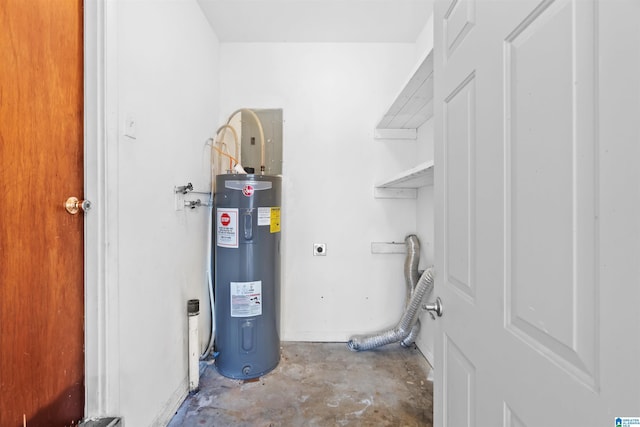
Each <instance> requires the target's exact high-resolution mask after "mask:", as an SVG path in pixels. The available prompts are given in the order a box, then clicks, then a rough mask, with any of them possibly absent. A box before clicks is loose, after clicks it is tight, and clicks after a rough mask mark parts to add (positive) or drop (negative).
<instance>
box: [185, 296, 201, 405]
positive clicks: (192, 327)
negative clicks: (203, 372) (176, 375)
mask: <svg viewBox="0 0 640 427" xmlns="http://www.w3.org/2000/svg"><path fill="white" fill-rule="evenodd" d="M187 314H188V316H189V392H195V391H198V387H199V386H200V351H199V347H200V340H199V336H198V318H199V317H200V316H199V314H200V300H197V299H190V300H189V301H188V302H187Z"/></svg>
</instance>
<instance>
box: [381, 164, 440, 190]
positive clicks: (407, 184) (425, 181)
mask: <svg viewBox="0 0 640 427" xmlns="http://www.w3.org/2000/svg"><path fill="white" fill-rule="evenodd" d="M428 185H433V161H432V160H430V161H428V162H424V163H420V164H419V165H418V166H415V167H413V168H411V169H408V170H406V171H403V172H401V173H399V174H397V175H395V176H393V177H391V178H389V179H387V180H385V181H383V182H381V183H379V184H377V185H376V186H375V188H374V196H375V197H376V198H378V199H381V198H382V199H406V198H410V199H414V198H416V197H417V195H418V194H417V189H418V188H420V187H426V186H428Z"/></svg>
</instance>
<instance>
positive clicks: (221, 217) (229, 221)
mask: <svg viewBox="0 0 640 427" xmlns="http://www.w3.org/2000/svg"><path fill="white" fill-rule="evenodd" d="M217 217H218V219H217V221H216V227H217V228H216V236H217V244H218V246H220V247H223V248H237V247H238V243H239V242H238V209H237V208H233V209H227V208H218V215H217Z"/></svg>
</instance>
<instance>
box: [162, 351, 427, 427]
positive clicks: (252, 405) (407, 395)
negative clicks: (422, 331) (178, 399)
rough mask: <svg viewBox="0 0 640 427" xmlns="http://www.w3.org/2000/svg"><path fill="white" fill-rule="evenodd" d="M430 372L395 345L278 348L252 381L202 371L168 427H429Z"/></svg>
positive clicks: (212, 369)
mask: <svg viewBox="0 0 640 427" xmlns="http://www.w3.org/2000/svg"><path fill="white" fill-rule="evenodd" d="M430 369H431V367H430V366H429V364H428V363H427V361H426V360H425V358H424V357H423V355H422V354H421V353H420V351H419V350H418V349H416V348H411V349H406V348H402V347H400V346H399V345H398V344H395V345H388V346H386V347H383V348H380V349H377V350H374V351H367V352H359V353H356V352H352V351H350V350H349V349H348V348H347V346H346V344H344V343H298V342H285V343H282V350H281V360H280V363H279V365H278V367H277V368H276V369H274V370H273V371H272V372H270V373H269V374H267V375H265V376H263V377H261V378H259V379H256V380H254V381H242V380H234V379H229V378H225V377H223V376H221V375H220V374H219V373H218V372H217V371H216V369H215V367H214V366H213V365H209V366H207V367H206V368H205V370H204V372H203V374H202V376H201V378H200V390H199V391H198V392H197V393H195V394H193V395H191V396H189V397H188V398H187V399H186V400H185V402H184V403H183V404H182V406H181V407H180V409H179V410H178V412H177V413H176V416H175V417H174V418H173V420H172V421H171V423H170V424H169V427H190V426H198V427H199V426H310V427H313V426H318V427H320V426H322V427H325V426H431V425H432V423H433V421H432V419H433V418H432V417H433V416H432V414H433V385H432V383H431V382H429V381H427V375H428V374H429V371H430Z"/></svg>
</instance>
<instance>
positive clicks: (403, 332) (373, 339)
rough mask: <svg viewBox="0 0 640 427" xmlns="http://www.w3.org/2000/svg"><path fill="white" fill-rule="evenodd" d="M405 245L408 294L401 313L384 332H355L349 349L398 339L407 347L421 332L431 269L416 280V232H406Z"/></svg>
mask: <svg viewBox="0 0 640 427" xmlns="http://www.w3.org/2000/svg"><path fill="white" fill-rule="evenodd" d="M405 243H406V245H407V258H406V259H405V264H404V277H405V282H406V284H407V288H408V291H407V294H408V295H410V298H409V297H407V299H408V302H407V304H406V307H405V310H404V313H403V315H402V317H401V318H400V321H399V322H398V324H397V325H396V326H395V327H394V328H393V329H389V330H386V331H382V332H378V333H375V334H369V335H356V336H353V337H351V339H350V340H349V342H348V343H347V346H348V347H349V349H350V350H352V351H364V350H372V349H374V348H377V347H381V346H383V345H387V344H391V343H394V342H398V341H401V343H400V344H401V345H402V346H404V347H407V346H409V345H411V344H412V343H413V341H414V340H415V338H416V336H417V335H418V332H419V331H420V321H419V317H420V306H421V304H422V300H423V299H424V298H425V296H427V297H428V296H429V295H430V294H431V292H432V291H433V270H432V269H431V268H429V269H427V270H425V272H424V273H422V276H420V279H418V261H419V259H420V243H419V241H418V238H417V237H416V236H415V235H409V236H407V238H406V239H405Z"/></svg>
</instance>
